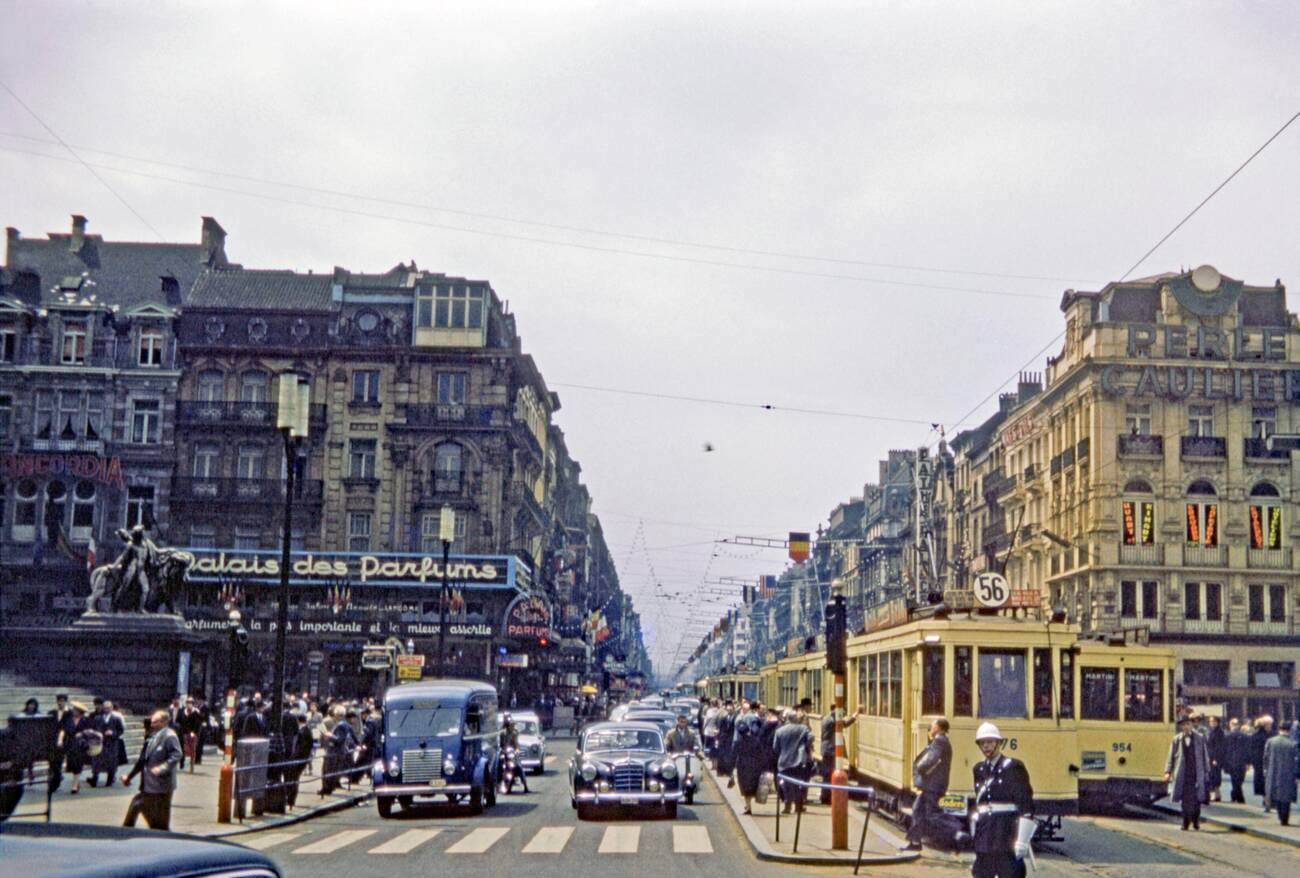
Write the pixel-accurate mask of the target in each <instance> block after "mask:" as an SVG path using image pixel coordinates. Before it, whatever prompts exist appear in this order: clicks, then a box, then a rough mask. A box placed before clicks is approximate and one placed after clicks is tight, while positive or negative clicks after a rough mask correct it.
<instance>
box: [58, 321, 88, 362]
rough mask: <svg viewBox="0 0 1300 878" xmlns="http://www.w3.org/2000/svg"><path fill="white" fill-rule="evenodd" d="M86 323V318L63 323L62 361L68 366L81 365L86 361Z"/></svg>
mask: <svg viewBox="0 0 1300 878" xmlns="http://www.w3.org/2000/svg"><path fill="white" fill-rule="evenodd" d="M86 335H87V331H86V323H85V321H84V320H76V321H69V322H68V323H65V324H63V348H62V350H61V355H60V358H59V359H60V362H62V363H63V364H64V365H66V366H80V365H84V364H85V362H86Z"/></svg>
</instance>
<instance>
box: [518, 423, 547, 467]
mask: <svg viewBox="0 0 1300 878" xmlns="http://www.w3.org/2000/svg"><path fill="white" fill-rule="evenodd" d="M514 434H515V435H516V436H518V437H519V438H520V439H521V440H523V444H524V445H525V446H527V448H528V450H529V451H531V452H532V453H533V456H534V457H536V458H537V459H538V460H539V461H540V460H542V459H543V458H544V454H543V453H542V443H541V442H539V441H537V436H536V435H534V434H533V431H532V428H531V427H529V426H528V423H527V422H526V421H522V420H519V419H516V420H515V429H514Z"/></svg>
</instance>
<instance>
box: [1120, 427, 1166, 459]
mask: <svg viewBox="0 0 1300 878" xmlns="http://www.w3.org/2000/svg"><path fill="white" fill-rule="evenodd" d="M1118 452H1119V456H1120V457H1164V455H1165V437H1164V436H1160V435H1153V434H1151V433H1120V434H1119V447H1118Z"/></svg>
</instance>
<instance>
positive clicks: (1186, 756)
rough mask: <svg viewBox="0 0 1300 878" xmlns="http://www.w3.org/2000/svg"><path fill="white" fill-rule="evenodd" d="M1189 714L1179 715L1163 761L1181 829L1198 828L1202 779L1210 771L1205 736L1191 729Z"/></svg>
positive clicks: (1206, 776) (1203, 792)
mask: <svg viewBox="0 0 1300 878" xmlns="http://www.w3.org/2000/svg"><path fill="white" fill-rule="evenodd" d="M1193 725H1194V723H1193V722H1192V718H1191V717H1190V716H1183V717H1179V719H1178V734H1176V735H1174V739H1173V741H1172V742H1170V745H1169V758H1168V759H1166V760H1165V782H1166V783H1168V784H1169V799H1170V801H1173V802H1177V803H1179V804H1181V805H1182V808H1183V829H1184V830H1185V829H1187V827H1188V825H1191V827H1192V828H1193V829H1196V830H1199V829H1200V828H1201V803H1202V802H1204V801H1205V782H1206V780H1207V779H1208V777H1209V773H1210V754H1209V751H1208V750H1207V749H1206V746H1205V736H1204V735H1198V734H1196V732H1195V731H1193V730H1192V727H1193Z"/></svg>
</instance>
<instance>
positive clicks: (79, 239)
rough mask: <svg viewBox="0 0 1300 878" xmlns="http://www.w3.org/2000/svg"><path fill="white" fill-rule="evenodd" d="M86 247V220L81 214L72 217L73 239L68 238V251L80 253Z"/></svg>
mask: <svg viewBox="0 0 1300 878" xmlns="http://www.w3.org/2000/svg"><path fill="white" fill-rule="evenodd" d="M85 246H86V218H85V217H84V216H82V215H81V214H79V213H74V214H73V215H72V237H70V238H68V249H69V250H71V251H72V252H73V253H80V252H81V248H82V247H85Z"/></svg>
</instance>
